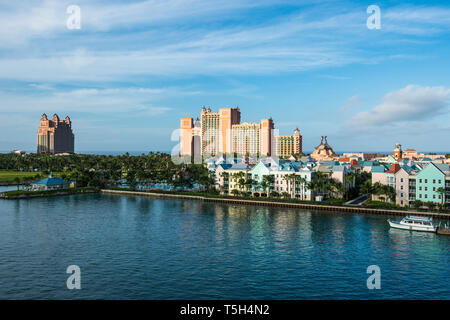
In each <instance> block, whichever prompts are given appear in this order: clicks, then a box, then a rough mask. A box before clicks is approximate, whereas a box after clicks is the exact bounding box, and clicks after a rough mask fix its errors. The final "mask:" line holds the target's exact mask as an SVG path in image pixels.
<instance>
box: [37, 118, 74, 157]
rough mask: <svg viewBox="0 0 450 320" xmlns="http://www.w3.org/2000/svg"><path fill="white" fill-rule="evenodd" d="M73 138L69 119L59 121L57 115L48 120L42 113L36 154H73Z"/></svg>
mask: <svg viewBox="0 0 450 320" xmlns="http://www.w3.org/2000/svg"><path fill="white" fill-rule="evenodd" d="M74 140H75V136H74V134H73V132H72V121H71V120H70V118H69V117H66V118H65V119H64V120H60V119H59V117H58V115H57V114H54V115H53V117H52V119H48V118H47V115H46V114H45V113H44V114H43V115H42V117H41V121H40V126H39V129H38V133H37V153H38V154H41V153H49V154H58V153H74Z"/></svg>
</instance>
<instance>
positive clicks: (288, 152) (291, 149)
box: [275, 128, 302, 158]
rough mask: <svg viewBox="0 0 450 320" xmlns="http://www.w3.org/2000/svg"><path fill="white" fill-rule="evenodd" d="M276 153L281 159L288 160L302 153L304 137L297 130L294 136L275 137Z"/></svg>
mask: <svg viewBox="0 0 450 320" xmlns="http://www.w3.org/2000/svg"><path fill="white" fill-rule="evenodd" d="M275 143H276V152H277V156H278V157H280V158H288V157H290V156H292V155H294V154H295V155H298V154H301V153H302V136H301V135H300V130H298V128H296V129H295V130H294V134H292V135H279V136H276V137H275Z"/></svg>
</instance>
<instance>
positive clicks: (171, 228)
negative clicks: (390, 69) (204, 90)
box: [0, 195, 450, 299]
mask: <svg viewBox="0 0 450 320" xmlns="http://www.w3.org/2000/svg"><path fill="white" fill-rule="evenodd" d="M387 218H388V217H386V216H363V215H348V214H343V213H337V212H336V213H324V212H314V211H309V210H296V209H295V210H294V209H279V208H266V207H252V206H235V205H222V204H212V203H203V202H196V201H187V200H167V199H156V198H155V199H154V198H147V197H137V196H117V195H76V196H67V197H55V198H40V199H29V200H18V201H7V200H0V299H23V298H30V299H42V298H44V299H47V298H50V299H54V298H58V299H80V298H81V299H85V298H87V299H353V298H358V299H450V254H449V249H450V237H445V236H438V235H435V234H427V233H419V232H408V231H402V230H390V229H389V227H388V224H387V223H386V219H387ZM73 264H75V265H78V266H80V268H81V286H82V289H81V290H68V289H67V287H66V279H67V277H68V276H69V275H68V274H66V273H65V271H66V268H67V266H69V265H73ZM373 264H375V265H378V266H380V268H381V290H368V289H367V287H366V280H367V277H368V276H369V275H368V274H366V269H367V267H368V266H369V265H373Z"/></svg>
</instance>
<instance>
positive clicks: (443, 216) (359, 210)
mask: <svg viewBox="0 0 450 320" xmlns="http://www.w3.org/2000/svg"><path fill="white" fill-rule="evenodd" d="M100 192H102V193H109V194H125V195H137V196H149V197H158V198H176V199H188V200H199V201H206V202H220V203H228V204H243V205H253V206H267V207H285V208H298V209H311V210H323V211H341V212H350V213H367V214H382V215H392V216H406V215H414V216H424V217H433V218H438V219H450V214H445V213H437V212H421V211H403V210H388V209H374V208H362V207H345V206H333V205H319V204H305V203H289V202H276V201H260V200H247V199H229V198H209V197H202V196H190V195H181V194H180V195H179V194H168V193H156V192H139V191H125V190H124V191H122V190H109V189H102V190H100Z"/></svg>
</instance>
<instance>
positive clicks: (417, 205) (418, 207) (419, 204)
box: [412, 200, 423, 210]
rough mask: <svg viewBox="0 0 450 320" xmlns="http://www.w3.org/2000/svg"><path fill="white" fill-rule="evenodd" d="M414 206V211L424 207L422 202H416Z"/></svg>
mask: <svg viewBox="0 0 450 320" xmlns="http://www.w3.org/2000/svg"><path fill="white" fill-rule="evenodd" d="M412 206H413V207H414V209H416V210H417V209H420V208H421V207H422V206H423V202H422V201H420V200H414V201H413V203H412Z"/></svg>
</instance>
